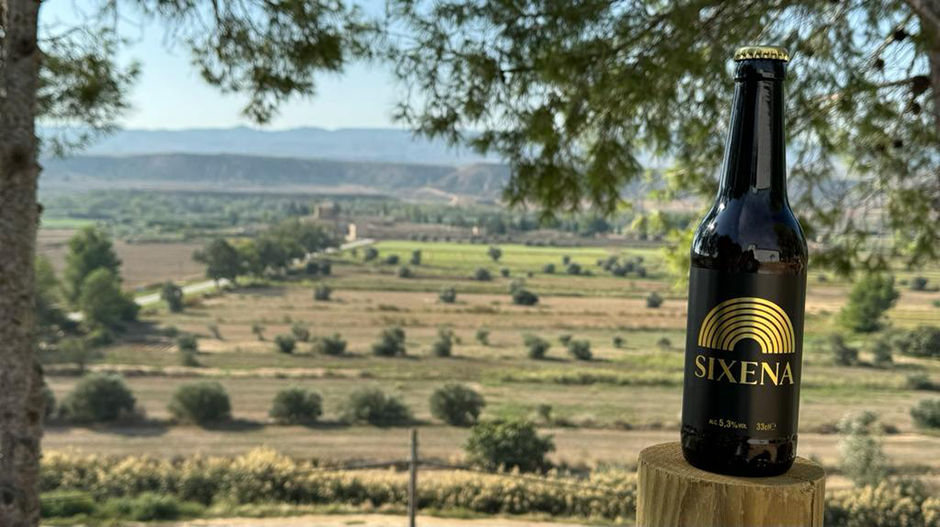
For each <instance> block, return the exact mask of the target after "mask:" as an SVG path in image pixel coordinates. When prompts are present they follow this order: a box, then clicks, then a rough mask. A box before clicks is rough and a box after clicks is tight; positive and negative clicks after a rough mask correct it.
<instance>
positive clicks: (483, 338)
mask: <svg viewBox="0 0 940 527" xmlns="http://www.w3.org/2000/svg"><path fill="white" fill-rule="evenodd" d="M474 338H475V339H477V342H479V343H480V344H482V345H484V346H489V345H490V330H488V329H486V328H479V329H477V332H476V334H475V335H474Z"/></svg>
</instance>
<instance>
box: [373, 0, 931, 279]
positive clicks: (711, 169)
mask: <svg viewBox="0 0 940 527" xmlns="http://www.w3.org/2000/svg"><path fill="white" fill-rule="evenodd" d="M388 3H389V5H390V9H389V12H390V17H391V19H392V21H393V22H394V27H396V30H397V32H396V34H394V35H391V36H390V39H391V44H392V45H391V51H390V52H389V56H390V58H391V60H392V61H393V63H394V65H395V72H396V74H397V76H398V78H399V79H400V81H401V82H402V83H403V84H404V85H405V86H406V88H407V91H406V94H407V96H406V97H405V98H404V100H403V101H402V102H401V104H400V106H399V108H398V111H397V113H396V117H397V119H398V120H399V121H401V122H403V123H406V124H407V125H409V126H411V127H413V128H414V129H415V130H417V131H418V132H419V133H422V134H424V135H426V136H430V137H438V138H444V139H446V140H448V141H451V142H453V143H457V144H466V145H469V146H471V147H474V148H476V149H478V150H480V151H486V152H492V153H496V154H498V155H500V156H502V157H503V158H505V159H506V160H507V161H508V162H509V164H510V165H511V167H512V176H511V178H510V181H509V184H508V186H507V188H506V189H505V196H506V198H507V199H508V200H509V202H510V203H512V204H516V205H523V204H527V203H532V204H535V205H537V206H540V207H541V208H542V209H543V210H544V211H546V212H552V211H559V210H577V209H581V208H583V207H584V206H585V205H590V206H592V207H594V208H595V209H597V210H598V211H599V212H602V213H611V212H613V211H615V210H617V209H618V208H619V207H620V206H621V204H622V200H621V191H622V190H623V189H624V187H625V186H626V185H628V184H629V183H632V182H637V181H639V180H641V179H642V178H643V177H644V176H647V175H649V174H648V172H647V171H646V168H645V165H649V163H648V162H649V161H650V160H651V159H657V158H658V159H659V160H662V161H660V162H658V163H657V164H658V165H659V166H663V167H664V169H663V170H661V171H659V172H658V174H655V175H656V176H658V177H659V178H661V179H662V181H663V183H662V184H660V185H655V186H654V187H655V188H656V190H655V192H654V197H659V198H673V197H681V196H685V195H688V194H689V193H694V194H698V195H699V196H703V197H705V198H706V199H708V200H710V199H711V198H712V196H713V195H714V192H715V190H716V183H717V182H716V178H715V173H716V169H717V167H718V165H719V164H720V162H721V159H722V154H723V151H724V142H725V131H726V130H727V129H728V121H729V114H730V112H729V108H730V99H731V96H732V91H733V90H732V88H731V85H732V80H731V71H730V68H731V61H730V57H731V56H732V54H733V52H734V50H735V48H737V47H739V46H742V45H749V44H754V43H758V42H772V43H775V44H778V45H782V46H784V47H786V48H787V49H788V50H789V51H790V54H791V56H792V61H791V66H790V69H791V71H790V76H789V79H788V91H789V94H790V96H789V98H788V101H787V102H788V108H787V111H786V117H787V123H786V130H787V141H788V154H789V157H790V159H789V163H790V165H791V169H790V177H791V179H792V184H791V188H792V189H793V195H794V196H793V197H794V201H796V202H797V204H796V208H797V210H799V211H800V213H801V221H802V222H803V223H804V226H805V227H807V230H808V231H809V232H810V233H812V235H813V238H815V240H816V241H819V242H822V246H821V249H820V250H818V251H816V255H815V258H816V262H817V263H825V264H827V265H829V266H831V267H833V268H835V269H836V270H837V271H839V272H843V273H847V272H849V270H851V268H852V266H853V265H855V264H863V265H865V266H868V267H871V268H884V267H885V265H886V263H887V258H889V257H890V256H892V255H893V254H901V255H903V256H904V257H906V258H907V260H908V261H909V262H910V263H915V262H918V261H923V260H929V259H936V258H937V257H938V254H937V248H938V247H940V206H938V205H937V203H938V197H940V184H938V182H937V179H936V177H935V175H936V174H937V172H938V168H940V167H938V163H940V156H938V145H940V142H938V134H940V132H938V129H940V105H938V104H937V101H938V100H940V86H937V85H938V84H940V73H938V72H940V54H938V53H936V52H932V51H931V50H935V49H937V48H938V43H940V6H937V5H936V3H935V2H920V1H916V2H915V1H913V0H908V1H902V2H888V1H876V2H862V1H858V0H853V1H841V2H833V1H829V0H807V1H801V2H782V3H765V2H742V1H737V2H719V1H716V0H712V1H705V2H699V1H679V2H656V1H650V0H632V1H623V2H620V1H617V2H611V1H609V0H584V1H579V2H565V1H555V0H528V1H519V2H480V1H477V0H435V1H433V2H432V1H430V0H427V1H416V0H389V2H388ZM399 35H401V36H399ZM467 130H479V131H480V132H479V133H467V132H466V131H467ZM875 222H882V224H883V225H884V226H885V228H886V230H888V231H890V232H891V233H892V234H893V235H894V236H893V239H894V243H892V244H888V245H883V244H878V245H875V246H874V248H875V249H876V250H871V249H872V248H873V245H874V244H873V243H869V242H874V239H873V238H872V232H873V231H872V229H871V228H870V227H871V226H872V225H873V224H875ZM686 247H687V246H686Z"/></svg>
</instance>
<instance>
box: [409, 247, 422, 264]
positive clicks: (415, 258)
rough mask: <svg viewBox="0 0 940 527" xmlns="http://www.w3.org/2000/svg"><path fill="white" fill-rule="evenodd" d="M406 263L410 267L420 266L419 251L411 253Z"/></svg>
mask: <svg viewBox="0 0 940 527" xmlns="http://www.w3.org/2000/svg"><path fill="white" fill-rule="evenodd" d="M408 262H409V263H410V264H411V265H421V249H415V250H413V251H411V260H409V261H408Z"/></svg>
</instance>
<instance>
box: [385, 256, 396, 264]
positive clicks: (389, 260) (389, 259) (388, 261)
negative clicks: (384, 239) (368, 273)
mask: <svg viewBox="0 0 940 527" xmlns="http://www.w3.org/2000/svg"><path fill="white" fill-rule="evenodd" d="M399 261H400V258H399V257H398V255H397V254H390V255H388V256H386V257H385V260H384V262H385V265H398V262H399Z"/></svg>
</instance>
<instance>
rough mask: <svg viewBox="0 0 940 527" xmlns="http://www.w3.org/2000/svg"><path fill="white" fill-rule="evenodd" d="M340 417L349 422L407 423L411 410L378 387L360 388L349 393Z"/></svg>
mask: <svg viewBox="0 0 940 527" xmlns="http://www.w3.org/2000/svg"><path fill="white" fill-rule="evenodd" d="M342 417H343V420H344V421H346V422H349V423H368V424H370V425H376V426H391V425H398V424H406V423H408V422H409V421H410V420H411V410H409V409H408V407H407V406H405V403H403V402H402V401H401V399H399V398H398V397H395V396H392V395H385V393H384V392H383V391H382V390H380V389H378V388H360V389H358V390H356V391H354V392H352V393H351V394H349V399H348V400H347V401H346V405H345V407H344V408H343V412H342Z"/></svg>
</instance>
